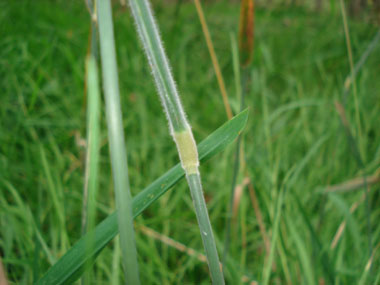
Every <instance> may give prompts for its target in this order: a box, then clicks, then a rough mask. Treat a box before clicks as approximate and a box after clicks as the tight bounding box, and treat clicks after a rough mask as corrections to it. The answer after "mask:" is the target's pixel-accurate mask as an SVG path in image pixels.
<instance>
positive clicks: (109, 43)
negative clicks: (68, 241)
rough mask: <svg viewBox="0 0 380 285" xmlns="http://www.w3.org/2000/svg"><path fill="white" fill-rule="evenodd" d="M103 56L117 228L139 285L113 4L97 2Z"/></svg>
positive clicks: (131, 279)
mask: <svg viewBox="0 0 380 285" xmlns="http://www.w3.org/2000/svg"><path fill="white" fill-rule="evenodd" d="M96 3H97V5H96V7H97V12H98V24H99V36H100V55H101V61H102V71H103V88H104V94H105V102H106V116H107V125H108V137H109V146H110V155H111V164H112V173H113V180H114V187H115V195H116V206H117V208H118V224H119V232H120V243H121V252H122V259H123V262H124V270H125V278H126V281H127V283H128V284H133V285H135V284H136V285H137V284H140V278H139V272H138V263H137V250H136V244H135V234H134V229H133V215H132V197H131V193H130V188H129V179H128V163H127V153H126V147H125V142H124V131H123V124H122V114H121V107H120V105H121V104H120V95H119V81H118V74H117V64H116V51H115V40H114V33H113V21H112V11H111V2H110V0H97V2H96Z"/></svg>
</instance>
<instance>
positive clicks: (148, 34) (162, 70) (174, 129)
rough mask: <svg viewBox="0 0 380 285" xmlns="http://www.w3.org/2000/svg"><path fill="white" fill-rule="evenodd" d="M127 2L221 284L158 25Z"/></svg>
mask: <svg viewBox="0 0 380 285" xmlns="http://www.w3.org/2000/svg"><path fill="white" fill-rule="evenodd" d="M129 2H130V6H131V9H132V14H133V16H134V18H135V21H136V24H137V28H138V32H139V35H140V37H141V41H142V43H143V45H144V48H145V52H146V54H147V57H148V60H149V64H150V66H151V68H152V71H153V76H154V79H155V81H156V85H157V89H158V93H159V95H160V98H161V101H162V105H163V107H164V109H165V112H166V115H167V119H168V121H169V127H170V132H171V135H172V136H173V139H174V141H175V143H176V145H177V150H178V154H179V157H180V160H181V165H182V167H183V169H184V171H185V173H186V177H187V181H188V184H189V187H190V191H191V196H192V198H193V203H194V207H195V211H196V215H197V219H198V224H199V229H200V231H201V236H202V240H203V245H204V247H205V251H206V256H207V260H208V265H209V268H210V273H211V279H212V281H213V283H214V284H224V277H223V273H222V270H221V268H220V265H219V256H218V252H217V250H216V245H215V240H214V236H213V232H212V228H211V224H210V219H209V216H208V212H207V207H206V202H205V200H204V196H203V190H202V184H201V179H200V174H199V171H198V167H199V159H198V151H197V147H196V144H195V140H194V137H193V133H192V131H191V128H190V125H189V123H188V122H187V119H186V116H185V112H184V110H183V107H182V105H181V102H180V99H179V95H178V91H177V88H176V86H175V83H174V79H173V76H172V74H171V72H170V67H169V62H168V59H167V57H166V54H165V52H164V48H163V45H162V43H161V39H160V36H159V34H158V27H157V25H156V23H155V20H154V18H153V15H152V12H151V8H150V5H149V3H148V1H147V0H130V1H129Z"/></svg>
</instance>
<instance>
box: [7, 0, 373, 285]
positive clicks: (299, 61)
mask: <svg viewBox="0 0 380 285" xmlns="http://www.w3.org/2000/svg"><path fill="white" fill-rule="evenodd" d="M153 7H154V9H155V11H156V16H157V20H158V23H159V25H160V30H161V34H162V38H163V41H164V42H165V47H166V50H167V53H168V56H169V60H170V62H171V63H172V68H173V73H174V74H175V75H176V79H177V84H178V89H179V90H180V92H181V94H182V102H183V104H184V107H185V109H186V110H188V112H189V113H190V111H191V123H192V127H193V132H194V136H195V138H196V140H197V141H201V140H203V139H204V138H205V137H206V136H207V135H208V134H210V133H211V132H212V131H213V130H215V129H216V128H217V127H218V126H220V125H221V124H222V123H223V122H224V121H225V111H224V106H223V102H222V101H221V99H220V94H219V89H218V85H217V81H216V78H215V76H214V72H213V68H212V64H211V62H210V60H209V54H208V51H207V48H206V44H205V42H204V37H203V34H202V31H201V26H200V24H199V22H198V17H197V14H196V11H195V8H194V6H193V4H192V3H185V4H184V6H183V7H182V8H181V10H180V12H179V14H178V19H176V17H175V6H174V5H173V6H171V5H167V4H166V5H165V6H163V5H161V4H159V3H157V1H156V2H154V5H153ZM114 8H115V9H114V11H113V14H114V18H115V23H114V26H115V34H116V46H117V58H118V65H119V81H120V94H121V101H122V109H123V110H128V112H126V113H125V114H124V116H123V124H124V127H125V130H126V131H127V132H128V136H127V137H126V144H127V148H128V162H129V177H130V184H131V192H132V195H133V196H135V195H136V194H138V193H139V192H140V191H141V190H142V189H144V188H145V187H147V186H148V185H149V184H151V183H152V182H153V181H154V180H155V179H156V178H158V177H160V176H161V175H162V174H163V173H165V172H166V171H167V170H168V169H169V168H171V167H172V166H173V165H175V164H176V163H177V162H178V158H177V153H176V149H175V148H174V147H173V143H172V140H171V138H170V137H169V136H168V134H167V125H166V119H165V116H164V115H163V114H162V111H161V106H160V103H159V101H158V100H157V99H156V96H157V95H156V91H155V86H154V83H153V80H152V79H150V78H151V76H150V70H149V67H148V66H147V64H146V60H145V57H144V54H143V52H142V50H141V47H140V46H139V44H138V38H137V36H136V32H135V27H134V24H133V21H132V18H131V16H130V15H129V12H128V10H123V9H120V8H119V7H118V6H115V7H114ZM204 10H205V13H206V17H207V22H208V24H209V28H210V32H211V33H212V38H213V40H214V46H215V50H216V53H217V55H218V57H219V62H220V65H221V68H222V71H223V74H224V76H225V82H226V87H227V89H228V94H232V95H230V96H231V98H230V101H231V103H232V108H233V110H234V112H236V111H237V110H238V109H239V103H238V102H239V101H238V98H236V97H235V96H234V95H233V94H236V90H235V86H236V84H235V81H234V73H233V61H232V56H231V54H232V52H231V40H230V32H233V33H235V34H236V32H237V25H238V16H239V6H238V5H233V4H228V3H227V2H220V3H217V4H210V5H204ZM256 12H257V13H256V31H255V54H254V64H253V69H252V92H251V93H250V94H247V95H246V104H247V106H250V119H249V121H248V125H247V127H246V129H245V132H244V142H243V144H244V147H245V152H246V157H247V167H248V170H249V173H250V175H251V178H252V181H253V184H254V187H255V190H256V193H257V196H258V200H259V204H260V207H261V210H262V214H263V218H264V222H265V225H266V229H267V230H268V231H269V237H270V238H271V241H272V242H273V243H274V244H273V245H272V247H273V249H274V252H273V262H274V263H275V264H276V267H275V268H276V270H275V272H270V271H271V270H270V269H268V266H270V265H268V264H267V263H266V262H265V247H264V243H263V240H262V238H261V235H260V232H259V229H258V223H257V220H256V217H255V215H254V211H253V208H252V205H251V203H250V200H249V195H248V191H246V190H244V194H243V198H242V201H241V206H240V209H239V211H238V213H239V216H238V220H237V221H238V222H237V223H236V225H235V226H234V229H233V231H232V234H231V238H232V242H231V247H230V251H229V256H230V260H232V261H231V265H230V266H229V268H228V270H227V272H226V280H227V282H228V283H231V284H236V283H237V280H238V279H240V277H241V276H242V275H244V274H245V275H248V276H249V277H251V278H252V279H255V280H259V281H261V280H263V278H264V275H265V274H264V273H265V272H267V271H269V273H267V274H269V277H270V278H271V282H272V283H274V282H275V281H276V280H278V281H280V282H282V283H284V282H287V281H292V282H293V283H294V284H297V283H300V282H303V283H307V282H309V281H310V280H313V282H314V283H318V281H319V280H321V279H324V280H326V281H327V282H328V280H330V278H332V279H333V280H334V282H336V283H337V284H356V283H358V282H359V280H360V279H362V280H367V281H366V282H369V281H368V280H372V282H370V283H375V281H376V280H377V282H379V279H380V275H379V270H378V269H379V268H380V261H379V256H380V252H378V251H377V252H376V253H375V255H374V263H373V270H372V273H370V274H368V275H367V273H366V272H365V271H364V268H365V265H366V263H367V261H368V258H369V256H368V243H367V240H368V238H367V222H366V209H365V208H364V205H365V204H364V203H362V204H360V206H359V208H358V209H357V210H356V211H355V212H354V213H353V214H350V212H349V208H350V207H351V205H352V204H353V203H355V202H356V201H358V200H360V198H361V196H362V194H363V192H362V191H355V192H349V193H339V194H338V193H335V194H334V195H330V194H329V195H322V194H321V191H320V190H321V189H322V188H321V187H320V186H325V185H328V184H335V183H340V182H343V181H346V180H349V179H352V178H354V177H359V176H361V173H360V167H359V166H358V165H357V162H356V161H355V159H354V158H353V156H352V153H351V147H350V145H349V143H348V142H347V138H346V135H345V132H344V130H343V128H342V125H341V122H340V118H339V116H338V114H337V112H336V111H335V107H334V101H335V100H341V99H342V98H341V94H342V91H343V83H344V80H345V78H346V77H347V76H348V75H349V74H350V67H349V63H348V58H347V52H346V43H345V37H344V30H343V25H342V20H341V16H340V15H339V14H336V15H332V14H313V13H311V12H308V11H305V10H303V9H300V8H297V9H274V10H271V11H269V10H266V9H263V8H258V10H257V11H256ZM337 12H339V11H337ZM88 17H89V16H88V12H87V11H86V9H85V6H84V4H83V3H82V2H81V1H70V2H68V3H66V2H64V1H55V2H54V3H53V2H51V1H40V2H39V4H34V3H33V2H32V1H26V0H24V1H18V2H17V4H15V3H13V2H10V3H6V4H5V3H0V87H1V88H0V91H1V93H0V99H1V104H0V254H1V256H2V262H3V264H4V266H5V268H6V270H7V274H8V279H9V280H10V281H11V282H13V283H14V284H20V283H21V284H30V283H31V282H32V281H33V280H36V279H38V278H40V277H42V275H43V274H44V273H45V272H46V271H47V269H48V268H49V267H50V266H51V265H52V264H53V263H55V262H56V261H57V260H58V259H59V258H60V257H62V256H63V254H64V253H65V252H66V250H67V249H68V248H69V247H70V246H72V245H73V244H74V243H75V242H76V241H77V240H78V239H79V238H80V235H81V219H80V217H81V210H82V189H83V182H84V180H83V173H84V165H85V160H84V157H85V149H84V148H83V146H82V145H81V143H80V142H81V139H83V138H85V136H86V130H85V127H86V123H85V121H86V112H85V110H86V105H85V100H84V89H83V84H84V83H83V81H84V76H85V74H84V64H85V56H86V51H87V42H88V41H87V39H88V33H89V18H88ZM349 25H350V33H351V34H350V37H351V41H352V49H353V57H354V62H356V61H358V60H359V58H360V56H361V54H362V53H364V52H365V49H366V47H367V45H368V44H369V43H370V41H371V39H372V37H374V36H375V34H376V31H377V30H376V27H374V26H371V25H369V24H366V23H363V22H360V21H349ZM379 51H380V47H376V48H375V50H374V52H373V53H372V55H371V56H370V57H369V59H368V61H367V62H366V64H365V65H364V67H363V68H362V70H361V72H360V73H359V74H358V76H357V82H356V83H357V91H358V100H359V106H360V110H359V115H360V119H361V124H362V125H361V127H362V129H361V134H362V137H361V138H360V139H361V144H362V146H363V150H364V153H363V161H364V165H365V171H366V173H367V174H372V173H374V172H375V170H376V169H377V168H378V167H379V166H380V132H379V129H378V118H379V113H380V103H379V91H378V90H380V81H379V80H378V66H379V64H380V57H379V54H380V53H379ZM103 103H104V102H103ZM210 114H212V116H210ZM346 114H347V116H348V119H349V122H350V124H351V127H352V131H353V133H354V134H356V131H355V130H356V126H355V104H354V101H353V94H352V93H350V94H349V97H348V101H347V105H346ZM138 122H141V123H138ZM100 135H101V139H100V147H101V149H100V165H99V167H100V172H99V191H98V201H99V203H98V205H97V206H98V208H97V210H98V220H97V222H100V221H101V220H103V219H104V218H106V217H107V216H108V215H109V214H110V213H112V212H113V209H114V208H115V201H114V193H113V190H112V189H113V184H112V176H111V169H110V162H109V161H110V160H109V155H108V144H107V140H106V138H107V133H106V122H105V113H104V108H103V109H102V111H101V133H100ZM355 139H358V138H356V137H355ZM163 154H165V156H163ZM233 155H234V147H233V146H230V147H228V148H227V150H226V151H224V152H223V153H221V154H218V155H217V157H216V158H214V159H211V160H210V161H209V162H207V163H206V164H204V165H202V167H201V171H202V173H203V176H202V177H203V186H204V190H205V195H206V201H207V205H208V209H209V214H210V220H211V223H212V225H213V229H214V234H215V238H216V241H217V246H218V250H221V249H222V248H221V247H222V245H223V239H224V224H225V215H226V212H227V209H228V201H229V192H230V189H229V188H230V184H231V179H232V167H231V165H232V161H233ZM239 181H240V180H239ZM378 190H379V186H378V185H375V186H372V187H371V193H370V195H369V198H370V205H371V209H372V211H371V221H372V225H373V226H372V242H373V248H376V246H377V245H378V244H379V242H380V228H379V227H378V225H377V223H376V222H377V221H378V220H379V218H380V211H379V210H378V209H379V207H378V205H379V202H380V200H379V199H380V197H379V194H378ZM56 200H58V202H59V203H57V202H55V201H56ZM280 206H281V207H280ZM192 209H193V206H192V200H191V197H190V195H189V193H188V190H187V186H186V183H185V181H182V182H179V183H178V184H176V186H175V187H174V189H173V190H171V191H169V192H167V193H166V194H165V195H163V196H162V197H161V198H160V199H159V200H158V201H157V202H156V203H154V204H152V205H151V206H150V207H149V208H148V209H146V210H145V211H144V212H143V214H142V215H141V216H139V217H138V218H137V219H136V220H135V223H136V243H137V248H138V261H139V269H140V272H144V274H141V282H142V284H177V283H181V284H183V283H204V284H208V282H209V276H208V271H207V265H206V264H205V263H201V262H199V261H198V260H197V259H195V258H193V257H189V256H187V255H186V254H184V253H180V252H178V251H177V250H175V249H173V248H171V247H169V246H167V245H165V244H163V243H161V242H160V241H157V240H155V239H153V238H152V237H150V236H147V235H145V234H143V233H142V232H141V231H140V230H139V225H140V224H142V225H145V226H147V227H150V228H152V229H154V230H156V231H158V232H160V233H162V234H164V235H167V236H169V237H171V238H173V239H175V240H178V241H180V242H181V243H183V244H185V245H186V246H188V247H191V248H193V249H195V250H197V251H202V241H201V239H200V238H199V230H198V226H197V223H196V217H195V214H194V212H193V210H192ZM279 211H281V212H280V213H281V215H278V216H277V213H279ZM276 217H278V218H277V219H276ZM343 220H346V221H347V226H346V230H345V231H344V233H343V235H342V238H341V240H340V242H339V243H338V245H337V247H336V248H335V249H333V250H332V249H331V248H330V245H331V242H332V240H333V237H334V235H335V233H336V230H337V229H338V227H339V225H340V223H341V222H342V221H343ZM276 231H277V234H275V232H276ZM244 241H245V242H244ZM378 250H379V249H378ZM118 252H120V249H119V248H118V244H117V242H116V240H114V241H112V242H111V243H110V244H109V245H108V246H106V247H105V248H104V250H103V251H102V253H101V254H100V255H99V256H98V258H97V259H96V263H95V266H94V269H93V271H92V272H93V275H92V279H91V280H98V281H99V283H101V282H103V283H107V284H108V283H109V282H110V280H113V282H114V283H113V284H117V283H118V282H119V283H120V284H121V283H122V280H123V277H122V275H123V274H122V270H121V259H120V253H118ZM244 256H245V257H244ZM325 264H330V266H329V267H326V266H325ZM365 278H367V279H365ZM11 284H12V283H11Z"/></svg>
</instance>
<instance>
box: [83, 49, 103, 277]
mask: <svg viewBox="0 0 380 285" xmlns="http://www.w3.org/2000/svg"><path fill="white" fill-rule="evenodd" d="M86 66H87V67H86V70H87V86H88V97H87V98H88V107H87V154H86V173H85V193H87V199H85V202H86V203H84V215H83V218H84V220H85V223H84V228H83V230H84V231H85V232H87V231H91V230H92V229H93V228H94V227H95V217H96V197H97V192H98V172H99V171H98V170H99V147H100V139H99V133H100V126H99V117H100V90H99V79H98V68H97V63H96V60H95V57H94V56H93V55H90V56H88V58H87V60H86ZM93 240H94V237H93V236H91V237H90V238H89V242H88V245H87V247H88V249H87V250H88V251H91V247H92V246H93ZM90 263H91V261H90ZM89 278H90V276H88V277H87V279H89Z"/></svg>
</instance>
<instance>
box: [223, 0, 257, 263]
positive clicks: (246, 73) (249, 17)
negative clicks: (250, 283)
mask: <svg viewBox="0 0 380 285" xmlns="http://www.w3.org/2000/svg"><path fill="white" fill-rule="evenodd" d="M239 22H240V23H239V37H238V40H239V50H238V49H237V48H236V43H235V40H234V39H233V40H232V51H233V61H234V70H235V74H237V76H236V78H238V80H239V82H238V83H237V85H239V88H237V91H238V95H240V97H239V99H240V111H242V110H243V109H244V99H245V96H246V94H247V93H249V77H250V71H251V69H250V68H249V67H250V66H251V64H252V58H253V28H254V4H253V0H242V1H241V6H240V21H239ZM239 57H240V61H239V63H240V64H238V60H237V58H239ZM240 70H241V71H242V75H243V76H242V78H241V77H240ZM241 139H242V138H241V135H239V137H238V140H237V143H236V150H235V157H234V168H233V175H232V183H231V194H230V202H229V209H228V213H227V219H226V226H225V231H226V234H225V239H224V252H223V259H222V261H223V264H225V263H226V260H227V258H228V251H229V248H230V243H231V241H230V239H231V223H232V215H233V203H234V197H235V188H236V183H237V179H238V176H239V170H240V164H241V162H240V148H241Z"/></svg>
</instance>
